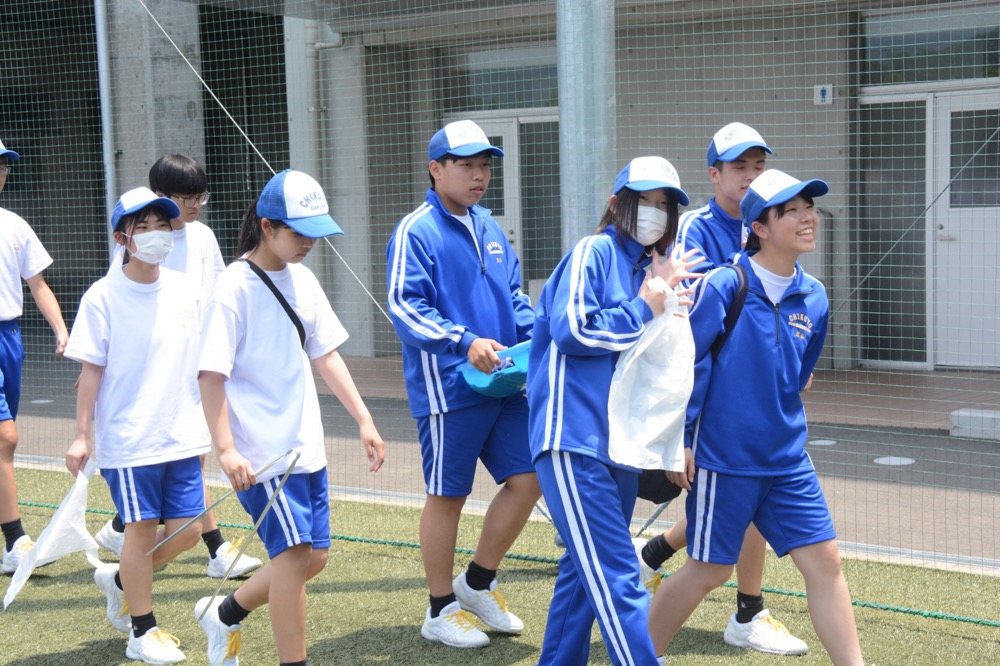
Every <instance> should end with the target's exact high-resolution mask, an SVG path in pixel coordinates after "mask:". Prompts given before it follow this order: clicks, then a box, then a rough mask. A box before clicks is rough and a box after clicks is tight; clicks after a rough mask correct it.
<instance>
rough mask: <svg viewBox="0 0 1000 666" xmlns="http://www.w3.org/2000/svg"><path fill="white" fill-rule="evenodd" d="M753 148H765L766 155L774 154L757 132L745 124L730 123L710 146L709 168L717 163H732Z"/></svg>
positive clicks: (719, 132)
mask: <svg viewBox="0 0 1000 666" xmlns="http://www.w3.org/2000/svg"><path fill="white" fill-rule="evenodd" d="M751 148H763V149H764V152H765V153H771V152H773V151H772V150H771V149H770V148H768V147H767V144H766V143H765V142H764V137H762V136H761V135H760V133H759V132H757V130H755V129H754V128H752V127H750V126H749V125H744V124H743V123H729V124H728V125H726V126H725V127H723V128H722V129H720V130H719V131H718V132H716V133H715V136H714V137H712V142H711V143H709V144H708V166H713V165H714V164H715V163H716V162H732V161H733V160H736V159H738V158H739V156H740V155H742V154H743V153H745V152H746V151H748V150H750V149H751Z"/></svg>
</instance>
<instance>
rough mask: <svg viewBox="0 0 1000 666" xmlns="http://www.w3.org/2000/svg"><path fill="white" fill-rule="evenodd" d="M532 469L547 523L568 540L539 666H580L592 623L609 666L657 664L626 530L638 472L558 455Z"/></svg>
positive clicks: (546, 456)
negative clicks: (598, 634) (552, 525)
mask: <svg viewBox="0 0 1000 666" xmlns="http://www.w3.org/2000/svg"><path fill="white" fill-rule="evenodd" d="M535 469H536V470H537V472H538V483H539V485H540V486H541V487H542V494H543V495H544V496H545V505H546V506H547V507H548V509H549V513H550V514H551V516H552V522H553V523H555V526H556V529H557V530H558V531H559V536H561V537H562V539H563V541H564V542H565V543H566V553H565V554H564V555H563V556H562V557H561V558H560V559H559V574H558V576H557V577H556V583H555V587H554V589H553V591H552V602H551V603H550V604H549V616H548V621H547V623H546V625H545V637H544V639H543V640H542V652H541V655H540V656H539V659H538V664H539V666H586V664H588V663H589V658H590V642H591V641H590V639H591V631H592V630H593V626H594V620H595V619H596V620H597V623H598V626H599V627H600V630H601V635H602V636H603V637H604V646H605V648H606V649H607V651H608V656H609V657H610V658H611V662H612V663H613V664H616V665H621V664H627V665H629V666H655V665H656V663H657V661H656V653H655V652H654V650H653V643H652V641H651V640H650V638H649V628H648V626H647V625H648V620H649V595H648V594H646V590H645V588H643V586H642V582H641V580H640V578H639V560H638V559H637V558H636V556H635V547H634V546H633V545H632V535H631V534H630V533H629V524H630V522H631V520H632V510H633V508H634V507H635V499H636V494H637V492H638V488H639V473H638V470H629V469H623V468H620V467H612V466H610V465H606V464H604V462H602V461H601V460H598V459H597V458H593V457H590V456H583V455H579V454H576V453H568V452H564V451H547V452H544V453H542V454H541V455H539V456H538V458H537V459H536V460H535Z"/></svg>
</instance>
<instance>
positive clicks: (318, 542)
mask: <svg viewBox="0 0 1000 666" xmlns="http://www.w3.org/2000/svg"><path fill="white" fill-rule="evenodd" d="M280 481H281V477H280V476H276V477H274V478H272V479H268V480H267V481H261V482H260V483H257V484H254V485H252V486H250V489H249V490H241V491H240V492H238V493H236V495H237V496H238V497H239V498H240V504H242V505H243V508H244V509H246V512H247V513H249V514H250V517H251V518H253V521H254V522H255V523H256V522H257V519H258V518H260V515H261V513H263V511H264V507H265V506H266V505H267V503H268V501H269V500H270V499H271V496H272V495H274V491H275V489H277V487H278V483H279V482H280ZM257 534H258V535H259V536H260V540H261V541H263V542H264V546H265V547H266V548H267V556H268V557H270V558H271V559H272V560H273V559H274V558H275V557H277V556H278V555H280V554H281V553H283V552H285V551H286V550H288V549H289V548H291V547H292V546H297V545H299V544H300V543H311V544H312V547H313V548H329V547H330V496H329V491H328V489H327V480H326V468H325V467H324V468H323V469H321V470H319V471H316V472H312V473H309V474H294V473H293V474H291V475H290V476H289V477H288V481H286V482H285V485H284V486H283V487H282V488H281V493H279V494H278V497H277V499H275V500H274V503H273V504H271V508H270V509H269V510H268V512H267V515H266V516H264V520H263V521H262V522H261V524H260V528H259V529H258V530H257Z"/></svg>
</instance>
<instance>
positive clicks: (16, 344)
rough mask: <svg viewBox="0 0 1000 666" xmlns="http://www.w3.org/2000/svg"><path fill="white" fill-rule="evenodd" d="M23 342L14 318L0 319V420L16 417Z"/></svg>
mask: <svg viewBox="0 0 1000 666" xmlns="http://www.w3.org/2000/svg"><path fill="white" fill-rule="evenodd" d="M23 362H24V344H23V342H22V341H21V328H20V327H19V326H18V323H17V320H16V319H10V320H8V321H0V421H10V420H12V419H16V418H17V407H18V404H20V402H21V364H22V363H23Z"/></svg>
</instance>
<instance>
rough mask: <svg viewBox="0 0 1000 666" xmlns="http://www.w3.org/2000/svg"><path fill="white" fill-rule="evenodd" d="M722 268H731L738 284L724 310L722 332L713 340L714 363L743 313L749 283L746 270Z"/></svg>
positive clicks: (742, 268)
mask: <svg viewBox="0 0 1000 666" xmlns="http://www.w3.org/2000/svg"><path fill="white" fill-rule="evenodd" d="M722 268H732V269H733V270H734V271H736V275H737V279H738V280H739V283H738V285H737V287H736V295H735V296H734V297H733V301H732V302H731V303H730V304H729V309H728V310H726V319H725V320H724V321H723V331H722V333H721V334H719V337H717V338H716V339H715V342H713V343H712V350H711V351H712V361H713V362H714V361H715V360H716V359H717V358H719V352H721V351H722V348H723V347H724V346H725V344H726V340H727V339H729V334H730V333H732V332H733V327H734V326H736V320H737V319H739V318H740V313H741V312H743V304H744V303H745V302H746V300H747V291H748V290H749V283H748V282H747V269H746V268H744V267H743V266H740V265H739V264H726V265H725V266H722Z"/></svg>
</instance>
